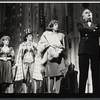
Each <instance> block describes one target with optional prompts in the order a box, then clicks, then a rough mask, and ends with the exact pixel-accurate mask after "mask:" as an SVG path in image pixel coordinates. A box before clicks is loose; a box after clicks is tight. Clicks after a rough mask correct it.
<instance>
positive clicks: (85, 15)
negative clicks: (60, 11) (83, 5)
mask: <svg viewBox="0 0 100 100" xmlns="http://www.w3.org/2000/svg"><path fill="white" fill-rule="evenodd" d="M82 16H83V19H85V21H87V20H91V21H92V17H93V16H92V12H91V11H90V10H88V9H86V10H84V12H83V13H82Z"/></svg>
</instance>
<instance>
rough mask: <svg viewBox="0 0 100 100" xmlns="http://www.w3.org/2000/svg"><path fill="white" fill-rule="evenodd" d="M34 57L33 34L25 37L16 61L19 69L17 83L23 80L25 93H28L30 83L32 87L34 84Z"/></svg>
mask: <svg viewBox="0 0 100 100" xmlns="http://www.w3.org/2000/svg"><path fill="white" fill-rule="evenodd" d="M34 57H35V46H34V43H33V35H32V33H27V34H26V35H25V38H24V42H23V43H21V44H20V46H19V51H18V56H17V60H16V66H18V68H17V73H16V78H15V81H18V80H23V83H22V87H23V92H24V93H27V91H28V85H29V83H30V82H31V85H32V83H33V82H32V76H33V67H34ZM32 86H33V85H32ZM32 89H33V88H32Z"/></svg>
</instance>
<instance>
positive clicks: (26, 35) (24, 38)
mask: <svg viewBox="0 0 100 100" xmlns="http://www.w3.org/2000/svg"><path fill="white" fill-rule="evenodd" d="M28 35H32V37H33V33H32V32H30V33H26V34H25V35H24V37H23V40H24V41H27V39H26V37H28Z"/></svg>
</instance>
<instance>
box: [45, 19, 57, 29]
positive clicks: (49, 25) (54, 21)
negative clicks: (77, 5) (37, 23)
mask: <svg viewBox="0 0 100 100" xmlns="http://www.w3.org/2000/svg"><path fill="white" fill-rule="evenodd" d="M55 23H57V24H59V22H58V21H57V20H51V21H50V23H49V24H48V26H47V28H46V30H49V31H52V27H53V26H54V24H55Z"/></svg>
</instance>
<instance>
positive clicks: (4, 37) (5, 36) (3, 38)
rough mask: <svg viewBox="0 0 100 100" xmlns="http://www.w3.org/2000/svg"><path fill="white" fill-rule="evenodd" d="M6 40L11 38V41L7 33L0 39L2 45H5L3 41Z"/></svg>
mask: <svg viewBox="0 0 100 100" xmlns="http://www.w3.org/2000/svg"><path fill="white" fill-rule="evenodd" d="M4 40H9V41H10V37H9V36H7V35H4V36H3V37H1V39H0V46H3V41H4Z"/></svg>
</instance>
